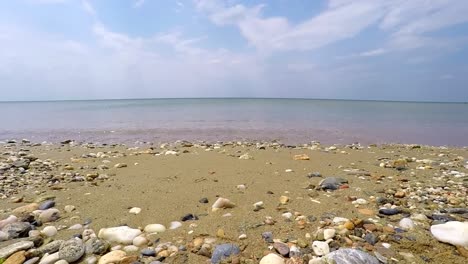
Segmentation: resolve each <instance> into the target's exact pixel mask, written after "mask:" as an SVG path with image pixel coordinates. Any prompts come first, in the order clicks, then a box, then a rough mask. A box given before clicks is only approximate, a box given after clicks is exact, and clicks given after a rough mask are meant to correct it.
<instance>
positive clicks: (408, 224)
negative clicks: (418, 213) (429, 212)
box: [399, 218, 414, 230]
mask: <svg viewBox="0 0 468 264" xmlns="http://www.w3.org/2000/svg"><path fill="white" fill-rule="evenodd" d="M399 226H400V227H401V228H403V229H404V230H410V229H413V228H414V222H413V220H411V219H409V218H402V219H401V220H400V223H399Z"/></svg>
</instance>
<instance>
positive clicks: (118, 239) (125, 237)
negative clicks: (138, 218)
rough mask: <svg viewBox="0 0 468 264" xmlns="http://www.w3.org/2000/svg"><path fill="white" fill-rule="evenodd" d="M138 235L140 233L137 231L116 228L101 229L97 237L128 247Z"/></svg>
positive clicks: (121, 227)
mask: <svg viewBox="0 0 468 264" xmlns="http://www.w3.org/2000/svg"><path fill="white" fill-rule="evenodd" d="M147 227H148V226H147ZM145 229H146V228H145ZM139 235H141V231H140V230H139V229H133V228H130V227H128V226H117V227H109V228H101V230H99V234H98V237H99V238H101V239H104V240H107V241H109V242H115V243H120V244H125V245H129V244H131V243H133V239H135V237H137V236H139Z"/></svg>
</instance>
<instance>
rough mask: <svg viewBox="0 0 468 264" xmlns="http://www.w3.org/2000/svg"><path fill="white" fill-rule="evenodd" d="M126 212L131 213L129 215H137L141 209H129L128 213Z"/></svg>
mask: <svg viewBox="0 0 468 264" xmlns="http://www.w3.org/2000/svg"><path fill="white" fill-rule="evenodd" d="M128 212H129V213H131V214H134V215H137V214H139V213H141V208H139V207H133V208H131V209H130V211H128Z"/></svg>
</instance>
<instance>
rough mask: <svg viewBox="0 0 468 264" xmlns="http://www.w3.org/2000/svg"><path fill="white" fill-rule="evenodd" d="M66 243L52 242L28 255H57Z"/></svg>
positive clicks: (60, 241) (61, 241)
mask: <svg viewBox="0 0 468 264" xmlns="http://www.w3.org/2000/svg"><path fill="white" fill-rule="evenodd" d="M64 242H65V241H63V240H55V241H52V242H50V243H48V244H45V245H43V246H41V247H40V248H38V249H33V250H30V251H32V252H30V251H28V253H31V254H32V255H33V256H42V255H44V254H51V253H55V252H57V251H58V250H59V248H60V246H61V245H62V244H63V243H64Z"/></svg>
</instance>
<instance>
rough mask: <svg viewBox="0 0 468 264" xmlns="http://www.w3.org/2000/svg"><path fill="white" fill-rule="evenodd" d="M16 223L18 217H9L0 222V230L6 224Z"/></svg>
mask: <svg viewBox="0 0 468 264" xmlns="http://www.w3.org/2000/svg"><path fill="white" fill-rule="evenodd" d="M16 221H18V217H16V216H14V215H10V216H8V217H7V218H5V219H3V220H2V221H0V229H2V228H3V227H4V226H6V225H7V224H11V223H14V222H16Z"/></svg>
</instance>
